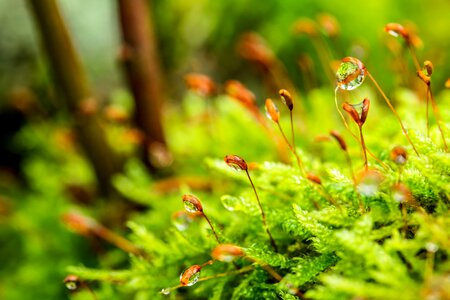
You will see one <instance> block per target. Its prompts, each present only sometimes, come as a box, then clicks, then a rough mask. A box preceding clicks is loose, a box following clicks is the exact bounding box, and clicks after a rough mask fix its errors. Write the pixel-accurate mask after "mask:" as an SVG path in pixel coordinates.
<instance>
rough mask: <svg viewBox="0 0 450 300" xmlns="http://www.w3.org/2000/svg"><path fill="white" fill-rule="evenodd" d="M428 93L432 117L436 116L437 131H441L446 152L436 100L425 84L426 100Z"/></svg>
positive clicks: (445, 147) (446, 147)
mask: <svg viewBox="0 0 450 300" xmlns="http://www.w3.org/2000/svg"><path fill="white" fill-rule="evenodd" d="M428 95H429V99H430V100H431V107H432V108H433V113H434V117H435V118H436V123H437V126H438V128H439V132H440V133H441V137H442V142H443V143H444V149H445V151H446V152H448V146H447V141H446V140H445V135H444V131H443V130H442V127H441V116H440V113H439V109H438V107H437V105H436V101H434V97H433V93H432V91H431V86H430V85H428V86H427V100H428ZM427 103H428V101H427ZM427 108H428V105H427ZM427 115H428V114H427Z"/></svg>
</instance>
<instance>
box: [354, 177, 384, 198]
mask: <svg viewBox="0 0 450 300" xmlns="http://www.w3.org/2000/svg"><path fill="white" fill-rule="evenodd" d="M378 186H379V183H378V182H373V181H370V180H367V181H364V182H361V183H359V184H358V186H357V190H358V192H359V193H360V194H361V195H363V196H366V197H373V196H375V195H376V194H377V192H378Z"/></svg>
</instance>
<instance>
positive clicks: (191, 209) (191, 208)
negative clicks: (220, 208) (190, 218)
mask: <svg viewBox="0 0 450 300" xmlns="http://www.w3.org/2000/svg"><path fill="white" fill-rule="evenodd" d="M184 208H185V209H186V210H187V211H188V212H190V213H196V212H198V209H197V206H195V204H193V203H192V202H189V201H184Z"/></svg>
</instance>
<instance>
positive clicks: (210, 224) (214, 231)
mask: <svg viewBox="0 0 450 300" xmlns="http://www.w3.org/2000/svg"><path fill="white" fill-rule="evenodd" d="M203 217H204V218H205V220H206V222H208V224H209V227H211V230H212V232H213V233H214V237H215V238H216V241H217V243H218V244H220V241H219V236H218V235H217V232H216V230H214V227H213V225H212V223H211V221H210V220H209V218H208V217H207V216H206V215H205V213H204V212H203Z"/></svg>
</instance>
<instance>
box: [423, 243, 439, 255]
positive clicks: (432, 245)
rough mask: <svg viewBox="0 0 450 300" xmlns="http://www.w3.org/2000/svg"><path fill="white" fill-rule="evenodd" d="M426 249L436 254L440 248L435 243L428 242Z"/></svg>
mask: <svg viewBox="0 0 450 300" xmlns="http://www.w3.org/2000/svg"><path fill="white" fill-rule="evenodd" d="M425 248H426V249H427V251H428V252H431V253H436V252H437V251H438V250H439V246H438V245H436V244H435V243H433V242H428V243H427V244H426V245H425Z"/></svg>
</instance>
